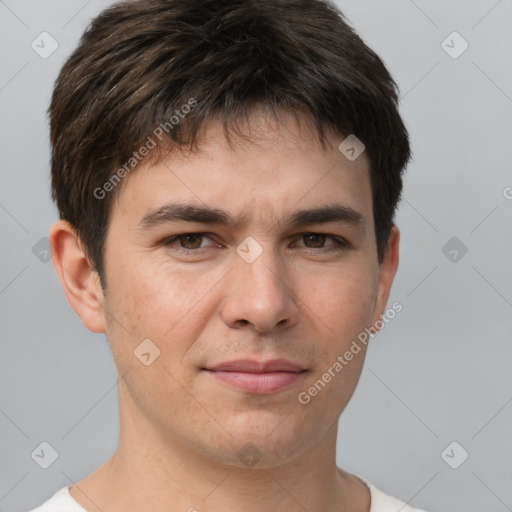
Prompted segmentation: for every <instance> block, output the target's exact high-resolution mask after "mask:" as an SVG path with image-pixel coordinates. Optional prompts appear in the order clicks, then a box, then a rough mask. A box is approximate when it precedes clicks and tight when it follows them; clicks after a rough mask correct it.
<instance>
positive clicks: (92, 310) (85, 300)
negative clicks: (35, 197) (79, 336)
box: [48, 219, 106, 333]
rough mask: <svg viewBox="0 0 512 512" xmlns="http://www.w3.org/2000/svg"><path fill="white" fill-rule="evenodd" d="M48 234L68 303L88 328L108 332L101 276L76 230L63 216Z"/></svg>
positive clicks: (54, 261) (54, 263)
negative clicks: (87, 254) (94, 268)
mask: <svg viewBox="0 0 512 512" xmlns="http://www.w3.org/2000/svg"><path fill="white" fill-rule="evenodd" d="M48 237H49V240H50V250H51V254H52V261H53V266H54V268H55V272H56V273H57V277H58V278H59V281H60V284H61V286H62V289H63V291H64V294H65V295H66V298H67V299H68V302H69V304H70V305H71V307H72V308H73V309H74V310H75V313H76V314H77V315H78V316H79V317H80V318H81V319H82V322H83V323H84V325H85V327H87V329H89V330H90V331H92V332H98V333H100V332H103V333H104V332H106V329H105V317H104V314H103V301H104V295H103V290H102V288H101V284H100V279H99V276H98V273H97V272H96V271H95V270H93V268H92V265H91V263H90V262H89V260H88V259H87V257H86V255H85V253H84V251H83V250H82V244H81V242H80V239H79V238H78V236H77V234H76V231H75V230H74V228H73V227H72V226H71V225H70V224H69V223H68V222H67V221H64V220H62V219H61V220H58V221H57V222H55V223H54V224H53V225H52V227H51V229H50V233H49V236H48Z"/></svg>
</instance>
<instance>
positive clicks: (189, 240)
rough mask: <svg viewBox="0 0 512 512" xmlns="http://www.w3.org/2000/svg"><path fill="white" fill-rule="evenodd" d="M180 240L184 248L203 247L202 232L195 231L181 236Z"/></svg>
mask: <svg viewBox="0 0 512 512" xmlns="http://www.w3.org/2000/svg"><path fill="white" fill-rule="evenodd" d="M178 240H179V241H180V245H181V246H182V247H183V248H184V249H199V248H200V247H201V242H202V240H203V235H201V234H200V233H193V234H190V235H183V236H180V237H179V238H178Z"/></svg>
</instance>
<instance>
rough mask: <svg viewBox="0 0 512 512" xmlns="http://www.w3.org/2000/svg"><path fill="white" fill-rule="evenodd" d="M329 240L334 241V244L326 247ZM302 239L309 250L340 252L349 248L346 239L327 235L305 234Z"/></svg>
mask: <svg viewBox="0 0 512 512" xmlns="http://www.w3.org/2000/svg"><path fill="white" fill-rule="evenodd" d="M328 238H330V239H331V240H334V243H333V244H330V245H327V246H324V243H325V241H326V240H327V239H328ZM301 239H302V240H304V242H305V244H306V247H307V248H308V249H323V252H329V251H340V250H343V249H345V248H347V247H348V246H349V243H348V242H347V241H346V240H345V239H344V238H341V237H338V236H334V235H327V234H325V233H304V234H303V235H302V237H301Z"/></svg>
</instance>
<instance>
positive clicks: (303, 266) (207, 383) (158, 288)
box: [50, 113, 399, 512]
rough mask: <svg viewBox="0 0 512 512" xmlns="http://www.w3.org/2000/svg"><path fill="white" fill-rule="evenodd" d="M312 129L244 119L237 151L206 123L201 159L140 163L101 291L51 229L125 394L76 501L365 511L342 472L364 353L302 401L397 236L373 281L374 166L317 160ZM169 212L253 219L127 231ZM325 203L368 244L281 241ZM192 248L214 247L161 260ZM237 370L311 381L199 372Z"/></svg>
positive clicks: (76, 488) (373, 293) (113, 233)
mask: <svg viewBox="0 0 512 512" xmlns="http://www.w3.org/2000/svg"><path fill="white" fill-rule="evenodd" d="M304 119H306V118H304ZM304 119H303V121H304ZM310 126H311V125H310V124H308V123H307V119H306V121H305V122H301V124H300V126H299V125H298V124H297V123H296V121H295V118H293V117H292V116H290V115H289V114H285V113H281V114H280V115H279V123H276V121H275V120H274V118H271V117H269V116H267V115H265V114H263V113H254V115H253V116H252V117H251V119H250V124H248V125H247V126H246V127H245V128H246V131H245V133H246V134H247V135H248V136H249V137H248V139H249V140H246V139H244V138H240V137H234V138H233V140H232V147H231V146H229V144H228V142H227V140H226V139H225V137H224V135H223V132H222V130H221V129H220V125H218V124H216V123H214V122H212V123H210V124H208V125H205V127H204V130H203V132H202V133H201V137H200V139H199V140H200V144H199V151H197V152H194V153H189V154H187V153H182V152H177V151H175V152H173V153H172V154H171V155H168V157H166V158H165V159H164V160H162V161H161V162H159V163H157V164H154V163H145V162H143V163H142V164H141V165H140V166H139V167H138V168H137V169H136V170H135V171H133V172H132V174H131V175H129V176H128V177H126V178H125V180H124V181H123V183H122V188H121V190H120V194H119V195H118V197H117V198H116V201H115V202H114V204H113V209H112V213H111V217H110V224H109V231H108V236H107V240H106V246H105V269H106V282H107V288H106V290H102V288H101V286H100V282H99V279H98V275H97V273H96V272H95V271H94V270H93V269H92V267H91V265H90V264H89V262H88V260H87V257H86V256H85V254H84V252H83V250H82V248H81V247H82V246H81V243H80V241H79V239H78V238H77V236H76V233H75V232H74V230H73V228H71V226H70V225H69V224H68V223H67V222H65V221H63V220H59V221H57V222H56V223H55V224H54V225H53V226H52V228H51V231H50V241H51V247H52V257H53V263H54V266H55V269H56V272H57V275H58V277H59V279H60V282H61V284H62V287H63V290H64V292H65V294H66V297H67V299H68V301H69V302H70V304H71V306H72V307H73V308H74V310H75V311H76V313H77V314H78V315H79V316H80V317H81V319H82V321H83V323H84V325H85V326H86V327H87V328H88V329H89V330H91V331H93V332H97V333H106V334H107V336H108V339H109V343H110V346H111V349H112V352H113V357H114V361H115V364H116V368H117V371H118V373H119V378H120V381H119V384H118V396H119V407H120V435H119V445H118V447H117V450H116V452H115V453H114V455H113V456H112V457H111V458H110V459H109V460H108V461H107V462H105V464H103V465H102V466H101V467H100V468H98V469H97V470H96V471H95V472H93V473H92V474H90V475H89V476H87V477H86V478H84V479H83V480H81V481H79V482H77V483H76V484H74V485H72V486H71V488H70V493H71V496H72V497H73V498H74V499H75V500H76V501H77V502H78V503H79V504H80V505H81V506H82V507H83V508H85V509H86V510H88V511H91V512H93V511H98V510H101V511H102V512H121V511H123V512H131V511H141V510H151V511H154V512H158V511H162V512H163V511H164V510H165V511H167V512H168V511H169V510H172V511H174V510H176V511H179V510H182V511H186V510H189V509H190V508H191V507H194V508H195V509H196V510H198V511H200V512H201V511H203V510H205V511H212V512H217V511H218V512H220V511H223V512H231V511H233V512H234V511H240V510H244V511H245V512H261V510H288V511H290V512H295V511H297V512H299V511H301V512H303V511H304V510H307V511H309V512H327V511H332V510H338V511H347V512H348V511H350V512H368V511H369V509H370V494H369V491H368V489H367V487H366V486H365V485H364V484H363V483H362V482H361V481H359V480H358V479H357V478H356V477H354V476H353V475H351V474H350V473H348V472H345V471H343V470H342V469H341V468H338V467H337V465H336V460H335V452H336V441H337V434H338V419H339V416H340V414H341V413H342V411H343V410H344V408H345V406H346V405H347V403H348V402H349V400H350V398H351V397H352V395H353V392H354V390H355V388H356V385H357V382H358V380H359V376H360V374H361V370H362V367H363V362H364V357H365V353H366V349H365V348H364V346H363V350H361V352H359V353H358V354H357V355H356V356H354V358H353V359H352V360H351V361H350V363H349V364H348V365H347V366H346V367H344V368H343V371H341V372H339V373H337V374H336V376H335V377H334V378H332V380H331V382H329V383H328V384H327V385H326V386H325V388H324V389H322V391H321V392H319V393H318V395H317V396H315V397H314V398H312V400H311V402H310V403H309V404H307V405H304V404H301V403H300V402H299V401H298V399H297V396H298V394H299V393H300V392H301V391H305V390H307V389H308V388H309V387H310V386H311V385H312V384H313V383H314V382H315V381H316V380H317V379H318V378H320V377H321V376H322V374H324V373H325V372H326V371H327V370H328V368H329V367H331V366H332V365H333V363H334V362H335V361H336V358H337V357H338V356H339V355H342V354H343V353H344V352H345V351H346V350H347V349H348V348H349V347H350V345H351V343H352V341H353V340H354V339H356V337H357V335H358V334H359V333H360V332H362V331H363V330H364V329H365V328H367V327H370V326H371V325H372V324H373V323H375V322H376V321H377V320H379V319H380V318H381V315H383V314H384V312H385V309H386V304H387V300H388V297H389V292H390V289H391V285H392V282H393V279H394V276H395V273H396V270H397V267H398V246H399V231H398V229H397V228H396V226H394V227H393V229H392V232H391V235H390V238H389V242H388V248H387V252H386V257H385V260H384V261H383V263H382V264H381V265H379V264H378V261H377V252H376V244H375V232H374V224H373V214H372V196H371V188H370V180H369V169H368V160H367V158H366V155H365V153H363V154H362V155H361V156H360V157H358V158H357V159H356V160H355V161H349V160H348V159H347V158H346V157H345V156H344V155H343V154H342V153H341V152H340V151H339V150H338V149H337V146H338V144H339V143H340V142H341V140H342V139H340V138H339V137H334V136H332V137H331V138H330V142H331V146H332V147H330V148H329V149H328V150H327V151H325V150H323V149H322V148H321V146H320V145H319V143H318V142H317V140H316V138H315V136H314V133H313V131H312V129H310V128H309V127H310ZM177 201H179V202H184V203H191V204H194V205H199V206H208V207H215V208H219V209H222V210H224V211H226V212H227V213H228V214H229V215H231V216H233V217H235V218H238V217H239V216H241V215H249V220H248V223H247V224H246V225H245V226H243V227H240V228H236V229H235V228H231V227H226V226H219V225H208V224H200V223H190V222H178V223H167V224H164V225H160V226H157V227H153V228H150V229H140V228H138V227H137V223H138V222H139V220H140V219H141V218H142V217H143V216H144V214H145V213H146V212H147V211H148V210H150V209H153V208H155V207H156V206H160V205H163V204H165V203H167V202H177ZM332 203H338V204H340V203H341V204H343V205H346V206H350V207H351V208H353V209H355V210H357V211H359V212H360V213H361V214H362V215H363V217H364V219H365V226H364V229H359V228H358V227H357V226H355V225H351V224H346V223H330V224H324V225H320V224H318V225H304V226H300V227H299V228H290V226H288V225H287V224H286V223H284V222H283V221H282V220H281V219H284V218H285V215H286V214H287V213H289V212H290V211H292V210H295V209H298V208H300V209H303V208H313V207H319V206H323V205H326V204H332ZM186 233H208V235H205V236H204V237H203V238H201V237H199V238H196V239H189V240H188V243H187V240H186V239H185V240H183V239H181V244H180V242H179V241H178V242H174V244H173V245H167V246H165V245H164V244H162V243H161V242H162V241H163V240H165V239H167V238H169V237H171V236H176V235H181V234H186ZM306 233H322V234H326V235H334V236H338V237H342V238H344V239H345V240H346V241H347V242H348V243H349V246H348V247H347V248H341V250H339V251H332V252H326V249H329V248H331V247H333V246H334V245H333V244H335V241H334V239H332V238H330V237H329V236H326V237H325V238H323V237H320V238H319V239H316V240H315V239H311V238H308V237H307V236H304V235H305V234H306ZM248 236H251V237H253V238H254V239H255V240H256V241H257V242H258V244H259V245H260V246H261V248H262V250H263V252H262V253H261V255H260V256H259V257H258V258H257V259H256V260H255V261H253V262H252V263H248V262H247V261H245V260H244V259H243V258H241V257H240V256H239V255H238V254H237V252H236V248H237V246H239V245H240V244H241V242H242V241H244V239H245V238H246V237H248ZM178 247H181V248H182V249H183V248H188V249H191V250H196V251H197V252H196V253H193V254H191V255H188V256H187V255H186V254H185V253H182V252H179V251H178V250H177V249H176V248H178ZM198 247H199V249H197V248H198ZM147 338H149V339H151V340H152V342H153V343H154V344H155V345H156V346H157V347H158V349H159V350H160V355H159V357H157V358H156V359H155V360H154V361H153V362H152V363H151V364H150V365H148V366H146V365H144V364H142V363H141V361H140V360H139V359H138V358H137V357H135V356H134V350H135V349H136V347H137V346H138V345H139V344H140V343H141V341H142V340H144V339H147ZM244 358H251V359H257V360H267V359H272V358H286V359H289V360H292V361H294V362H296V363H298V364H300V365H301V367H303V368H305V369H307V371H306V372H305V373H304V374H303V375H302V377H301V378H300V379H299V380H298V381H297V382H296V383H294V384H292V385H291V386H290V387H288V388H286V389H284V390H281V391H279V392H276V393H273V394H269V395H256V394H252V393H248V392H244V391H242V390H239V389H235V388H232V387H229V386H228V385H226V384H224V383H222V382H218V381H217V380H216V379H214V378H213V377H212V376H211V374H210V373H208V372H205V371H203V370H201V368H204V367H205V366H208V365H213V364H218V363H220V362H223V361H229V360H233V359H244ZM248 442H250V443H252V445H254V446H255V447H256V449H257V453H258V457H259V460H258V461H257V463H256V464H255V465H253V466H248V465H247V464H246V463H244V461H243V459H242V458H241V456H240V451H241V450H243V449H244V447H245V446H246V445H247V443H248ZM340 442H341V440H340ZM347 442H348V440H347Z"/></svg>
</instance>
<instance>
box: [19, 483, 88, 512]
mask: <svg viewBox="0 0 512 512" xmlns="http://www.w3.org/2000/svg"><path fill="white" fill-rule="evenodd" d="M28 512H87V511H86V510H85V509H84V508H82V507H81V506H80V505H79V504H78V503H77V502H76V501H75V500H74V499H73V498H72V497H71V494H69V488H68V487H67V486H66V487H63V488H62V489H59V490H58V491H57V492H56V493H55V494H53V496H51V497H50V498H49V499H48V500H46V501H45V502H44V503H42V504H41V505H39V506H38V507H36V508H34V509H32V510H29V511H28Z"/></svg>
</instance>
